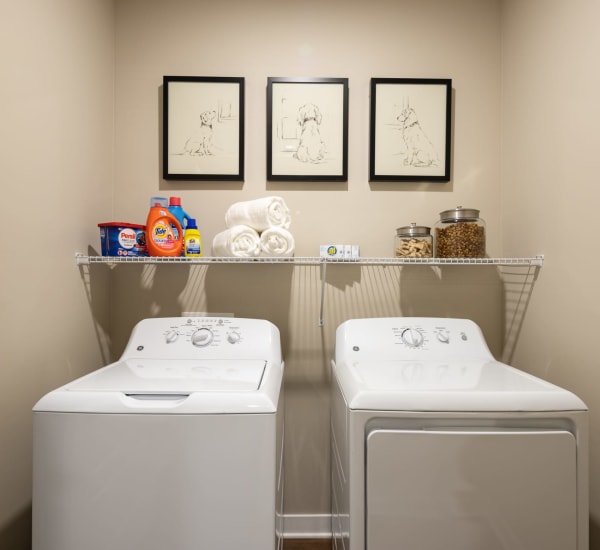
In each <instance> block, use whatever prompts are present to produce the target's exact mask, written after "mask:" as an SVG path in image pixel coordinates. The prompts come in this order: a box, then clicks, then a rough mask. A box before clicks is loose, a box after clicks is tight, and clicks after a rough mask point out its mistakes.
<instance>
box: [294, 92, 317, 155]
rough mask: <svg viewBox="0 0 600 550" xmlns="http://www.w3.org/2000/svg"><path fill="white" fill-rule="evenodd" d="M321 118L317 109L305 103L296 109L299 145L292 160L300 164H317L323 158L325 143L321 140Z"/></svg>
mask: <svg viewBox="0 0 600 550" xmlns="http://www.w3.org/2000/svg"><path fill="white" fill-rule="evenodd" d="M322 118H323V116H322V115H321V111H320V110H319V108H318V107H317V106H316V105H314V104H312V103H307V104H306V105H303V106H302V107H300V108H299V109H298V123H299V125H300V143H299V145H298V149H297V150H296V152H295V153H294V158H296V159H298V160H299V161H301V162H319V161H320V160H322V159H323V157H324V156H325V143H324V142H323V141H322V140H321V134H320V132H319V126H320V124H321V120H322Z"/></svg>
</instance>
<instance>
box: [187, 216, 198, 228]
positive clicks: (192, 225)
mask: <svg viewBox="0 0 600 550" xmlns="http://www.w3.org/2000/svg"><path fill="white" fill-rule="evenodd" d="M187 229H198V226H197V225H196V218H188V221H187Z"/></svg>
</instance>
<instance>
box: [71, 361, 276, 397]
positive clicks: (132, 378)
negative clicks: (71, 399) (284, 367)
mask: <svg viewBox="0 0 600 550" xmlns="http://www.w3.org/2000/svg"><path fill="white" fill-rule="evenodd" d="M265 367H266V361H261V360H236V361H232V360H216V359H213V360H209V361H202V360H193V359H190V360H182V359H178V360H176V361H170V360H168V359H126V360H124V361H119V362H118V363H114V364H112V365H109V366H108V367H105V368H102V369H99V370H97V371H95V372H92V373H91V374H89V375H88V376H84V377H83V378H80V379H78V380H75V381H74V382H72V383H70V384H67V386H66V387H65V389H66V390H67V391H93V392H103V391H108V392H112V391H119V392H123V393H126V394H151V393H160V394H163V393H191V392H222V391H233V392H240V391H256V390H258V388H259V387H260V383H261V380H262V377H263V375H264V372H265Z"/></svg>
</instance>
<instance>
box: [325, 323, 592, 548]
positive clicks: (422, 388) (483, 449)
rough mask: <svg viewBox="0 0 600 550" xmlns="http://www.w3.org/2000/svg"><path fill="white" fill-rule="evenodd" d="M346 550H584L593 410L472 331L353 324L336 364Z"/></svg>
mask: <svg viewBox="0 0 600 550" xmlns="http://www.w3.org/2000/svg"><path fill="white" fill-rule="evenodd" d="M332 369H333V381H332V392H333V393H332V415H331V417H332V442H331V449H332V456H331V464H332V522H333V525H332V530H333V535H334V547H335V548H337V549H344V550H365V549H367V550H389V549H390V548H402V549H404V548H406V549H410V550H439V549H440V548H445V549H448V550H481V549H483V548H485V549H486V550H516V549H524V550H525V549H526V550H587V548H588V412H587V408H586V405H585V404H584V403H583V402H582V401H581V399H579V398H578V397H577V396H575V395H574V394H572V393H571V392H569V391H567V390H565V389H562V388H559V387H557V386H555V385H553V384H550V383H548V382H546V381H544V380H541V379H539V378H536V377H534V376H531V375H529V374H527V373H525V372H522V371H520V370H517V369H515V368H512V367H510V366H508V365H505V364H503V363H500V362H498V361H496V360H494V358H493V356H492V354H491V353H490V351H489V349H488V347H487V345H486V343H485V341H484V338H483V335H482V333H481V331H480V329H479V327H478V326H477V325H476V324H475V323H473V322H471V321H469V320H463V319H442V318H408V317H405V318H386V319H356V320H350V321H347V322H345V323H343V324H342V325H340V326H339V327H338V329H337V333H336V350H335V359H334V361H332Z"/></svg>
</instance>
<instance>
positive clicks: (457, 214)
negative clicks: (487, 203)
mask: <svg viewBox="0 0 600 550" xmlns="http://www.w3.org/2000/svg"><path fill="white" fill-rule="evenodd" d="M476 218H479V210H476V209H475V208H463V207H462V206H457V207H456V208H455V209H454V210H444V211H443V212H440V219H441V220H442V221H451V220H457V221H459V220H473V219H476Z"/></svg>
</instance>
